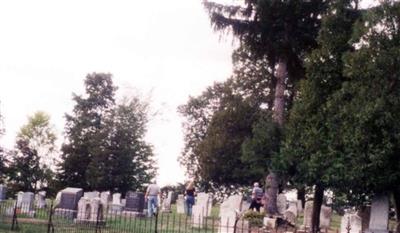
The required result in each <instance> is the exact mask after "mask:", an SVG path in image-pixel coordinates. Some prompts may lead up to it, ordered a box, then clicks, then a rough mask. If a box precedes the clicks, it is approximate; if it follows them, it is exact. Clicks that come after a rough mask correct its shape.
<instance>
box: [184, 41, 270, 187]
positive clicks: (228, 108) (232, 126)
mask: <svg viewBox="0 0 400 233" xmlns="http://www.w3.org/2000/svg"><path fill="white" fill-rule="evenodd" d="M233 60H234V75H233V76H232V77H231V78H230V79H228V80H227V81H226V82H224V83H215V84H214V85H213V86H211V87H209V88H207V90H206V91H204V92H203V93H202V94H201V95H200V96H197V97H191V98H190V99H189V101H188V103H187V104H186V105H183V106H180V107H179V112H180V113H181V114H182V115H183V116H184V117H185V122H184V124H183V127H184V136H185V138H184V141H185V148H184V151H183V153H182V155H181V156H180V163H181V164H182V165H183V166H185V168H186V172H187V174H188V175H189V176H190V177H192V178H195V179H196V180H197V181H198V182H199V183H200V187H202V188H205V189H208V188H213V189H217V188H219V189H225V188H226V187H228V189H229V187H230V186H232V187H233V186H237V185H243V184H245V185H248V183H249V179H250V180H254V179H255V180H259V179H260V177H257V176H255V175H254V174H253V173H252V172H248V171H249V169H251V168H249V166H248V165H247V164H246V163H244V162H243V161H242V159H241V156H242V153H241V151H242V149H241V147H242V143H243V142H244V141H245V140H246V139H248V138H251V134H252V130H253V127H252V125H253V124H254V122H256V121H257V120H258V118H259V117H260V116H262V115H263V113H261V112H268V111H270V109H271V106H272V100H273V98H272V96H271V91H270V88H271V85H273V84H272V83H271V79H266V78H265V77H266V76H270V75H271V74H270V71H269V70H268V68H267V67H268V66H267V64H266V63H267V61H266V59H259V60H258V61H257V62H253V55H252V54H251V53H249V52H248V50H246V49H244V48H239V49H238V50H236V51H235V53H234V55H233ZM260 166H262V165H260ZM232 172H233V173H232ZM210 185H211V187H210ZM206 186H207V187H206ZM221 187H223V188H221ZM220 191H223V190H220Z"/></svg>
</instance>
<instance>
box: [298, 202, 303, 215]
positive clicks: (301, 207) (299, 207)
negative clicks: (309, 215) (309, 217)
mask: <svg viewBox="0 0 400 233" xmlns="http://www.w3.org/2000/svg"><path fill="white" fill-rule="evenodd" d="M300 213H303V203H302V202H301V200H297V214H300Z"/></svg>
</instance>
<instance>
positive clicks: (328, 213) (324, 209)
mask: <svg viewBox="0 0 400 233" xmlns="http://www.w3.org/2000/svg"><path fill="white" fill-rule="evenodd" d="M331 218H332V208H331V207H328V206H325V205H322V206H321V212H320V214H319V226H320V227H321V228H322V229H329V227H330V225H331Z"/></svg>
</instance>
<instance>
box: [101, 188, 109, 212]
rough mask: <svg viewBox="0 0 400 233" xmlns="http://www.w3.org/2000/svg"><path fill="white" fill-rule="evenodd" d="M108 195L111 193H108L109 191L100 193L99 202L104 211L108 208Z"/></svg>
mask: <svg viewBox="0 0 400 233" xmlns="http://www.w3.org/2000/svg"><path fill="white" fill-rule="evenodd" d="M110 197H111V195H110V192H109V191H107V192H101V193H100V202H101V204H102V205H103V210H104V212H105V213H106V212H107V210H108V204H109V202H110V199H111V198H110Z"/></svg>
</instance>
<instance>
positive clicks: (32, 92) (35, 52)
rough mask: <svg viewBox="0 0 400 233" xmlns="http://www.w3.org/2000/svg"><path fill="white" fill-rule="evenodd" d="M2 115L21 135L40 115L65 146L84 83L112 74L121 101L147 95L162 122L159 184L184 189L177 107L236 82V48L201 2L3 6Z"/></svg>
mask: <svg viewBox="0 0 400 233" xmlns="http://www.w3.org/2000/svg"><path fill="white" fill-rule="evenodd" d="M0 30H1V35H2V36H1V37H0V51H1V52H0V101H1V103H0V112H1V114H2V115H3V117H4V126H5V129H6V134H5V136H3V138H1V139H0V143H1V144H2V145H3V146H5V147H6V148H8V149H12V148H13V146H14V141H15V135H16V132H17V131H18V130H19V128H20V127H21V126H22V125H23V124H25V123H26V122H27V117H28V116H29V115H32V114H33V113H34V112H36V111H38V110H42V111H45V112H47V113H49V114H50V116H51V121H52V123H53V124H54V126H55V128H56V130H57V133H58V134H59V139H60V140H59V141H58V143H62V141H63V138H62V132H63V129H64V123H65V120H64V114H65V113H69V112H71V110H72V108H73V106H74V102H73V101H72V93H73V92H74V93H77V94H82V93H83V88H84V86H83V80H84V78H85V76H86V74H88V73H92V72H107V73H111V74H113V81H114V84H115V85H116V86H118V87H119V90H118V96H119V97H122V96H129V95H141V96H143V98H144V99H150V100H151V111H152V112H157V115H156V116H155V117H152V118H151V121H150V122H149V125H148V134H147V135H146V139H147V141H148V142H150V143H151V144H153V145H154V150H155V151H154V152H155V154H156V159H157V160H158V166H159V174H158V178H157V179H158V182H159V183H160V184H162V185H164V184H173V183H175V182H182V181H184V180H185V178H184V171H183V168H181V167H180V166H179V164H178V162H177V157H178V156H179V154H180V153H181V151H182V148H183V134H182V127H181V122H182V120H183V119H182V118H181V117H180V115H179V114H178V113H177V107H178V106H179V105H182V104H185V103H186V101H187V100H188V96H189V95H198V94H200V93H201V91H203V90H204V89H205V87H207V86H208V85H211V84H212V83H213V82H214V81H222V80H225V79H226V78H228V77H229V75H230V72H231V52H232V49H233V46H232V41H231V40H230V39H227V38H220V36H219V35H218V34H216V33H214V32H213V30H212V28H211V27H210V22H209V19H208V16H207V14H206V12H205V10H204V8H203V6H202V5H201V1H200V0H169V1H165V0H153V1H123V0H117V1H116V0H113V1H111V0H110V1H102V0H85V1H82V0H72V1H71V0H69V1H54V0H35V1H30V0H26V1H22V0H21V1H1V2H0Z"/></svg>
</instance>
